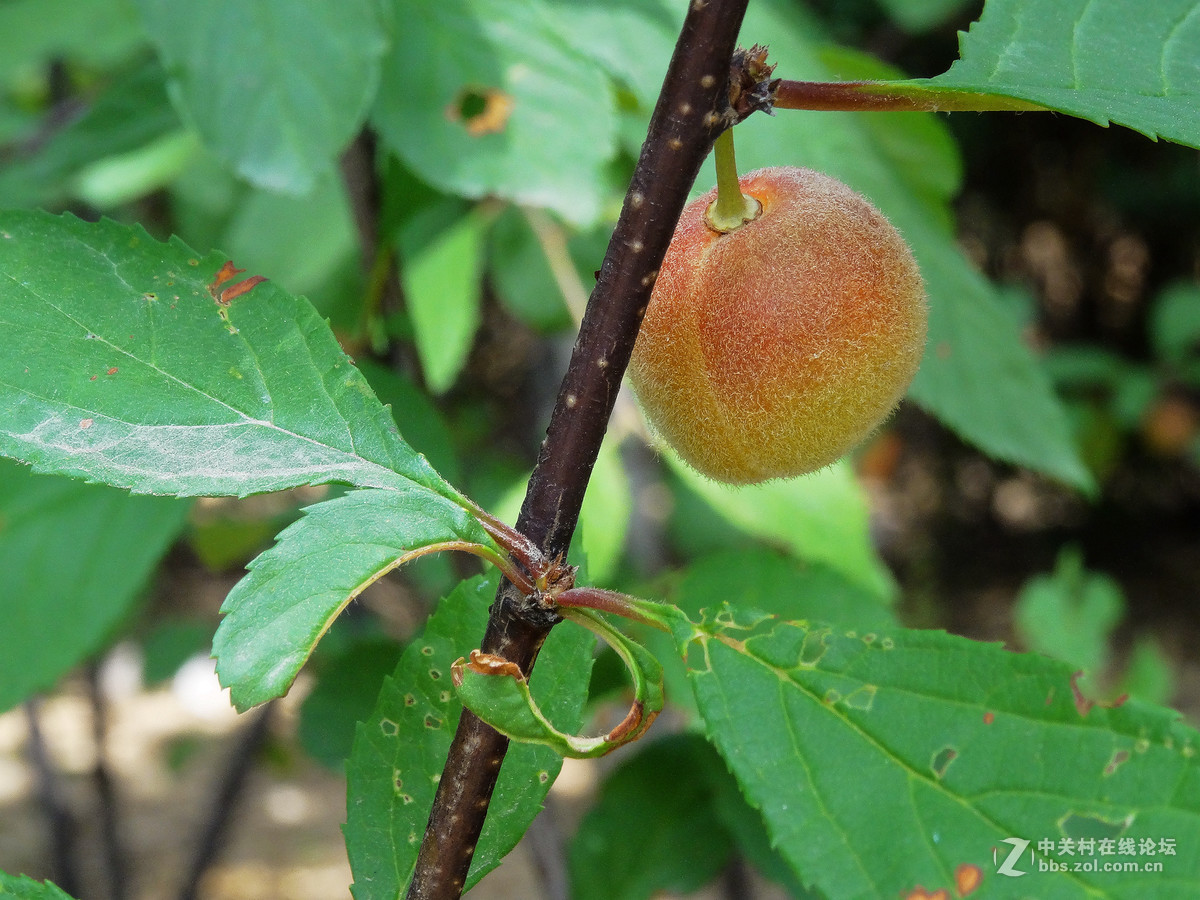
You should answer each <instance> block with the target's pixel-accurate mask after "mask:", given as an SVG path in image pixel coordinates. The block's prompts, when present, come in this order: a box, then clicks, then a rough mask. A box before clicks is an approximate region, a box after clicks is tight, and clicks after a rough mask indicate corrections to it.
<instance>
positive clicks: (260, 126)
mask: <svg viewBox="0 0 1200 900" xmlns="http://www.w3.org/2000/svg"><path fill="white" fill-rule="evenodd" d="M136 5H137V7H138V9H139V10H140V11H141V13H142V19H143V21H144V23H145V26H146V30H147V31H148V32H149V34H150V37H151V40H152V41H153V42H154V44H155V46H156V47H157V49H158V52H159V55H160V56H161V57H162V59H163V62H164V64H165V66H166V68H167V70H168V72H169V74H170V75H171V79H172V81H171V88H172V95H173V98H174V99H175V101H176V104H177V105H178V106H179V107H180V109H181V111H182V112H183V114H184V116H185V118H187V119H188V121H190V122H192V123H193V124H194V125H195V127H196V129H197V130H198V131H199V132H200V134H201V136H202V137H203V138H204V141H205V143H206V144H207V145H208V146H209V147H210V148H211V149H212V150H213V151H214V152H215V153H216V154H217V155H218V156H219V157H221V158H222V159H223V160H225V161H226V162H228V163H230V164H232V165H233V166H234V167H235V168H236V169H237V171H238V173H239V174H241V175H243V176H245V177H246V178H247V179H249V180H250V181H252V182H254V183H255V184H257V185H259V186H261V187H265V188H270V189H272V190H277V191H286V192H288V193H293V194H305V193H308V191H309V190H310V189H311V188H312V187H313V185H314V184H315V183H316V180H317V178H318V176H320V175H322V174H323V173H325V172H328V171H330V170H331V169H332V168H333V163H334V161H335V159H336V157H337V155H338V154H339V153H340V152H341V150H342V149H343V148H344V147H345V146H346V145H347V144H348V143H349V142H350V140H351V138H352V137H353V136H354V134H355V133H356V132H357V131H358V129H359V126H361V124H362V122H363V118H364V117H365V115H366V111H367V107H368V106H369V105H370V103H371V101H372V99H373V98H374V95H375V89H376V87H377V85H378V81H379V64H380V59H381V58H382V56H383V52H384V49H385V44H386V39H385V34H384V30H383V24H382V22H381V21H380V13H379V8H378V6H377V4H376V3H375V2H373V0H343V2H339V3H337V4H324V3H304V4H296V3H292V2H289V0H254V2H252V3H245V2H242V0H212V2H207V3H175V2H172V0H136Z"/></svg>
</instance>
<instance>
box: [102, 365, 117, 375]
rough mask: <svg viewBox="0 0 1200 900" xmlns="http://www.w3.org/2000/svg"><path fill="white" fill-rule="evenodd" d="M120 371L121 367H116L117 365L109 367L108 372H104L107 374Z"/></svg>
mask: <svg viewBox="0 0 1200 900" xmlns="http://www.w3.org/2000/svg"><path fill="white" fill-rule="evenodd" d="M118 371H120V370H119V369H117V367H116V366H113V367H112V368H111V369H109V370H108V371H107V372H105V373H104V374H105V375H116V374H117V372H118Z"/></svg>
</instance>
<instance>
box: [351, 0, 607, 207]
mask: <svg viewBox="0 0 1200 900" xmlns="http://www.w3.org/2000/svg"><path fill="white" fill-rule="evenodd" d="M401 5H403V4H401ZM542 7H543V3H542V2H524V3H511V2H508V0H438V2H436V3H428V4H422V5H421V12H420V14H419V15H413V14H411V13H407V14H406V16H405V19H404V24H403V27H400V28H397V29H396V35H395V41H394V43H393V44H392V47H391V50H390V51H389V52H388V54H387V57H386V58H385V59H384V62H383V77H382V86H381V90H380V96H381V99H380V101H379V102H378V103H377V104H376V107H375V109H374V111H373V112H372V114H371V118H372V123H373V124H374V126H375V127H376V128H377V129H378V131H379V134H380V137H381V138H382V139H383V142H384V143H385V144H386V145H387V146H388V147H389V148H390V149H391V150H393V151H395V152H396V154H397V155H398V156H399V157H400V158H401V159H402V160H404V162H405V163H406V164H407V165H408V166H410V167H411V168H412V170H413V171H414V172H416V173H417V175H419V176H420V177H421V178H422V179H424V180H425V181H427V182H429V183H430V184H436V185H438V186H439V187H440V188H442V189H443V190H447V191H450V192H453V193H455V194H460V195H462V196H465V197H485V196H488V195H496V196H499V197H504V198H506V199H509V200H514V201H516V202H518V203H521V204H525V205H530V206H544V207H547V208H549V209H553V210H554V211H555V212H558V213H560V214H561V215H562V216H564V217H565V218H567V219H569V220H570V221H572V222H576V223H588V222H592V221H594V220H595V219H596V218H597V216H598V215H599V214H600V211H601V204H602V201H603V194H604V185H605V183H606V181H605V173H604V166H605V164H606V163H607V162H608V160H609V158H610V157H611V156H612V154H613V152H614V151H615V149H616V116H615V112H614V109H613V97H612V93H613V92H612V90H611V87H610V83H609V80H608V78H607V77H606V75H605V73H604V70H603V69H602V68H601V66H600V65H599V64H598V63H597V62H595V61H594V60H593V59H592V58H590V56H588V55H584V54H582V53H580V52H577V51H576V50H575V49H574V48H572V47H570V46H569V45H568V43H567V41H566V40H564V38H563V37H562V36H561V35H560V34H559V33H558V31H557V30H556V23H554V22H553V21H552V20H551V18H550V15H549V13H548V10H547V9H543V8H542ZM568 122H569V123H570V125H569V126H567V125H565V124H564V123H568Z"/></svg>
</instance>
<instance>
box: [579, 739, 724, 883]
mask: <svg viewBox="0 0 1200 900" xmlns="http://www.w3.org/2000/svg"><path fill="white" fill-rule="evenodd" d="M714 769H715V770H716V772H715V773H714V772H713V770H714ZM714 774H715V775H716V776H717V777H719V776H720V775H724V774H725V773H724V766H723V765H722V764H721V761H720V759H719V758H718V757H717V756H716V754H714V753H713V752H712V750H711V748H709V747H708V746H707V745H706V744H705V743H704V742H703V741H700V740H698V739H697V737H696V736H695V735H688V734H674V735H668V736H666V737H663V738H659V739H657V740H653V741H647V742H646V745H645V746H644V747H642V749H640V750H639V752H638V753H637V755H636V756H634V757H632V758H631V759H626V760H625V761H624V762H623V763H622V764H621V765H620V766H619V767H618V768H617V769H616V770H615V771H613V772H612V773H611V774H610V775H609V776H608V777H607V778H606V779H605V780H604V783H603V784H602V785H601V787H600V795H599V797H598V799H597V800H596V802H595V804H594V805H593V806H592V807H591V808H590V809H589V810H588V812H587V814H586V815H585V816H584V818H583V821H582V822H580V824H579V829H578V830H577V831H576V833H575V837H574V839H573V840H572V841H571V847H570V853H569V856H568V866H569V872H570V877H571V892H570V896H571V897H574V898H576V900H646V898H649V897H651V896H654V895H656V894H658V893H659V892H663V891H672V892H675V893H689V892H691V891H696V890H699V889H700V888H702V887H704V885H706V884H707V883H708V882H709V881H711V880H712V879H714V878H715V877H716V876H717V875H718V874H719V873H720V871H721V869H722V868H723V867H724V866H725V864H726V863H727V862H728V860H729V858H730V856H731V855H732V853H733V838H732V836H731V835H730V833H729V832H728V831H727V830H726V829H725V828H724V827H723V824H722V823H721V821H720V820H719V819H718V817H717V812H716V809H715V808H714V799H715V798H714V796H713V788H712V786H711V781H712V780H713V778H714ZM726 777H728V776H726ZM631 825H636V827H631Z"/></svg>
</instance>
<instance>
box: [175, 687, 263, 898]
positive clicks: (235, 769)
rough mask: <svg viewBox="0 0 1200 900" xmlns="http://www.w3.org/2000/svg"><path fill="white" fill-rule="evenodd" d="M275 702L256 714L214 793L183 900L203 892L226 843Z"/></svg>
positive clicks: (198, 841) (183, 888) (189, 871)
mask: <svg viewBox="0 0 1200 900" xmlns="http://www.w3.org/2000/svg"><path fill="white" fill-rule="evenodd" d="M274 710H275V704H274V703H268V704H267V705H266V706H264V707H262V709H261V711H259V712H258V714H257V715H256V716H255V717H254V720H253V721H252V722H251V723H250V725H249V726H248V727H247V728H246V729H245V731H243V732H242V734H241V736H240V738H239V740H238V743H237V746H236V747H234V749H233V753H232V754H231V755H230V757H229V761H228V763H227V764H226V766H225V771H224V772H223V773H222V775H221V781H220V785H219V788H218V790H217V794H216V796H215V797H213V802H212V807H211V808H210V810H209V814H208V818H207V819H206V820H205V823H204V825H203V827H202V828H201V831H200V837H199V839H198V840H197V841H196V842H195V847H196V854H195V856H194V857H193V858H192V864H191V866H189V867H188V872H187V877H186V878H185V879H184V882H183V887H182V888H180V891H179V898H180V900H196V897H197V896H199V890H200V882H201V881H202V880H203V878H204V875H205V873H206V872H207V871H208V869H209V866H211V865H212V864H213V861H214V860H216V858H217V854H218V853H220V851H221V846H222V845H223V844H224V840H225V836H226V831H227V829H228V827H229V823H230V820H231V819H232V818H233V811H234V809H235V808H236V806H237V800H238V795H239V794H240V793H241V790H242V786H243V785H244V784H245V782H246V777H247V776H248V775H249V774H250V769H251V768H253V767H254V758H255V755H256V754H257V753H258V749H259V748H260V747H261V746H262V745H263V741H265V740H266V737H267V733H268V731H269V729H270V726H271V718H272V713H273V712H274Z"/></svg>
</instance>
